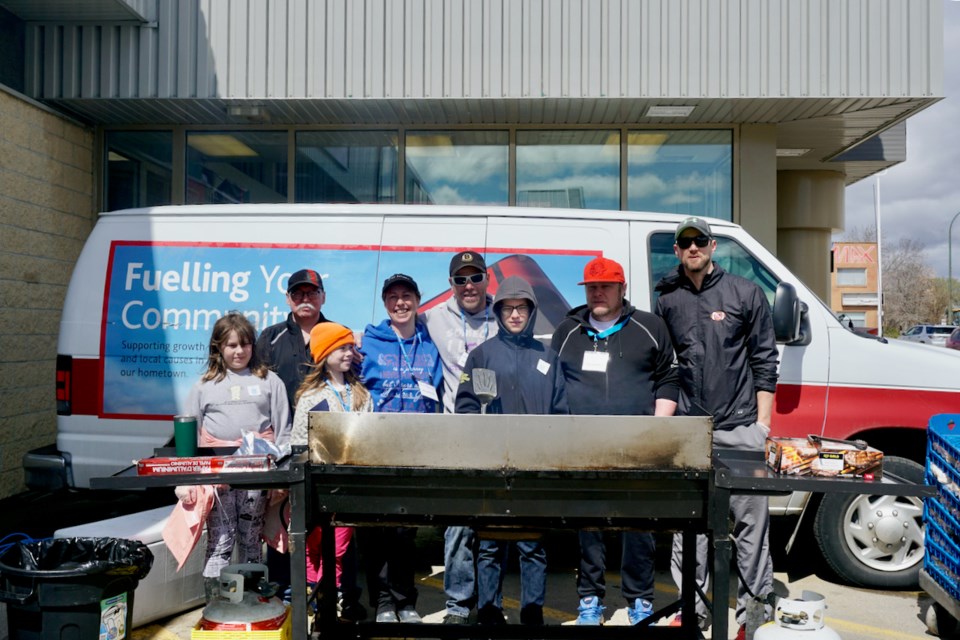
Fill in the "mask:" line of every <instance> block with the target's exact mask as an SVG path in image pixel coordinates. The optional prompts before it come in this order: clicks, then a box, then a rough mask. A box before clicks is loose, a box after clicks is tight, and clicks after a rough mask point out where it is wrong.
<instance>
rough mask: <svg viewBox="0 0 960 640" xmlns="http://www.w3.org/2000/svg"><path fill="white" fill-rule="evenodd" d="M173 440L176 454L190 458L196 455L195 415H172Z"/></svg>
mask: <svg viewBox="0 0 960 640" xmlns="http://www.w3.org/2000/svg"><path fill="white" fill-rule="evenodd" d="M173 442H174V444H175V445H176V448H177V455H178V456H180V457H182V458H190V457H193V456H195V455H197V418H196V417H195V416H174V417H173Z"/></svg>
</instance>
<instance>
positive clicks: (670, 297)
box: [656, 217, 779, 640]
mask: <svg viewBox="0 0 960 640" xmlns="http://www.w3.org/2000/svg"><path fill="white" fill-rule="evenodd" d="M674 243H675V244H674V247H673V250H674V253H675V254H676V256H677V259H678V260H679V261H680V264H679V265H678V266H677V269H676V271H673V272H671V273H670V274H668V275H667V276H666V277H664V278H663V279H662V280H661V281H660V282H659V283H658V284H657V286H656V291H657V292H659V294H660V297H659V299H658V300H657V308H656V312H657V315H659V316H660V317H661V318H663V319H664V321H665V322H666V323H667V327H668V328H669V330H670V335H671V338H672V341H673V346H674V349H676V352H677V361H678V363H679V367H680V385H681V394H680V406H679V410H678V413H679V414H680V415H709V416H713V428H714V432H713V446H714V447H716V448H718V449H738V450H742V451H763V449H764V444H765V442H766V437H767V435H768V434H769V433H770V426H769V425H770V419H771V417H772V413H773V394H774V391H775V390H776V387H777V364H778V358H779V354H778V352H777V342H776V337H775V335H774V331H773V320H772V317H771V314H770V305H769V304H768V303H767V299H766V296H765V295H764V294H763V291H762V290H761V289H760V287H758V286H757V285H756V284H754V283H752V282H750V281H749V280H746V279H744V278H740V277H738V276H735V275H733V274H730V273H727V272H726V271H724V270H723V268H721V267H720V265H718V264H717V263H716V262H714V261H713V253H714V251H716V248H717V241H716V240H715V239H714V237H713V234H712V233H711V230H710V225H709V224H707V221H706V220H703V219H702V218H697V217H691V218H686V219H685V220H683V221H682V222H681V223H680V224H679V225H678V226H677V230H676V233H675V234H674ZM730 513H731V516H732V517H733V521H734V539H735V542H736V550H737V553H736V556H737V565H738V566H739V568H740V571H739V575H740V576H741V579H740V581H738V586H737V609H736V618H737V622H738V623H739V624H740V630H739V632H738V634H737V638H738V640H739V639H741V638H743V637H744V636H745V632H746V627H745V624H744V623H745V621H746V604H747V601H748V600H749V595H750V594H751V593H752V594H754V595H757V596H765V595H767V594H768V593H770V591H771V590H772V589H773V563H772V561H771V559H770V545H769V539H768V537H769V536H768V531H769V526H770V520H769V515H768V513H767V498H766V497H765V496H747V495H742V496H740V495H734V496H732V497H731V499H730ZM681 549H682V540H681V536H680V535H679V534H677V535H675V536H674V540H673V558H672V559H671V570H672V572H673V575H674V580H675V581H676V583H677V585H678V586H679V585H680V560H681V558H680V551H681ZM708 569H709V566H708V564H707V539H706V537H705V536H697V581H698V582H699V583H700V585H701V586H702V587H703V589H704V590H705V591H706V590H707V589H708V586H709V580H710V577H709V572H708ZM743 580H746V582H747V584H746V585H745V584H743ZM770 613H771V612H770V610H769V606H768V610H767V616H768V618H769V615H770ZM697 615H698V617H699V618H700V620H699V621H698V622H699V623H700V625H701V627H702V626H704V625H705V624H706V616H707V608H706V605H705V604H704V603H703V602H702V601H701V600H700V599H699V598H698V599H697Z"/></svg>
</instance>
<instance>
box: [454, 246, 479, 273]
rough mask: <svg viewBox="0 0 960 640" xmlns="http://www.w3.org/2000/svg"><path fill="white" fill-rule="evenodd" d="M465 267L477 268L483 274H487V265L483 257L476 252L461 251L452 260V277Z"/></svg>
mask: <svg viewBox="0 0 960 640" xmlns="http://www.w3.org/2000/svg"><path fill="white" fill-rule="evenodd" d="M464 267H476V268H477V269H480V271H481V272H485V271H486V270H487V263H486V262H484V261H483V256H482V255H480V254H479V253H477V252H476V251H461V252H460V253H458V254H457V255H455V256H453V259H451V260H450V275H451V276H452V275H453V274H455V273H456V272H457V271H460V269H463V268H464Z"/></svg>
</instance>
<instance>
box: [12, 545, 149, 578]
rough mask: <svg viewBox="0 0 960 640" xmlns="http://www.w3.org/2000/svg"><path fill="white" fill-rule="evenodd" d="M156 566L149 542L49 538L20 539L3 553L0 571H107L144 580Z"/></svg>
mask: <svg viewBox="0 0 960 640" xmlns="http://www.w3.org/2000/svg"><path fill="white" fill-rule="evenodd" d="M152 566H153V553H152V552H151V551H150V549H148V548H147V545H145V544H143V543H142V542H137V541H136V540H126V539H123V538H46V539H43V540H31V541H29V542H19V543H17V544H15V545H13V546H12V547H11V548H10V549H8V550H7V552H6V553H4V554H3V555H2V556H0V574H8V575H12V576H23V577H40V578H68V577H74V576H82V575H93V574H99V573H105V574H108V575H127V576H131V577H133V578H134V579H135V580H141V579H143V578H145V577H146V575H147V574H148V573H149V572H150V567H152Z"/></svg>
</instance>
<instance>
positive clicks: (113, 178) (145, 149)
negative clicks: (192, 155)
mask: <svg viewBox="0 0 960 640" xmlns="http://www.w3.org/2000/svg"><path fill="white" fill-rule="evenodd" d="M105 142H106V153H105V154H104V158H105V159H106V167H105V169H104V172H103V175H104V179H105V181H106V184H105V185H104V190H103V192H104V194H105V196H106V197H105V200H106V202H105V203H104V209H105V210H106V211H116V210H117V209H129V208H132V207H152V206H155V205H161V204H170V202H171V198H172V195H173V172H172V169H171V165H172V163H171V160H172V158H173V134H172V133H171V132H169V131H108V132H107V134H106V139H105Z"/></svg>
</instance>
